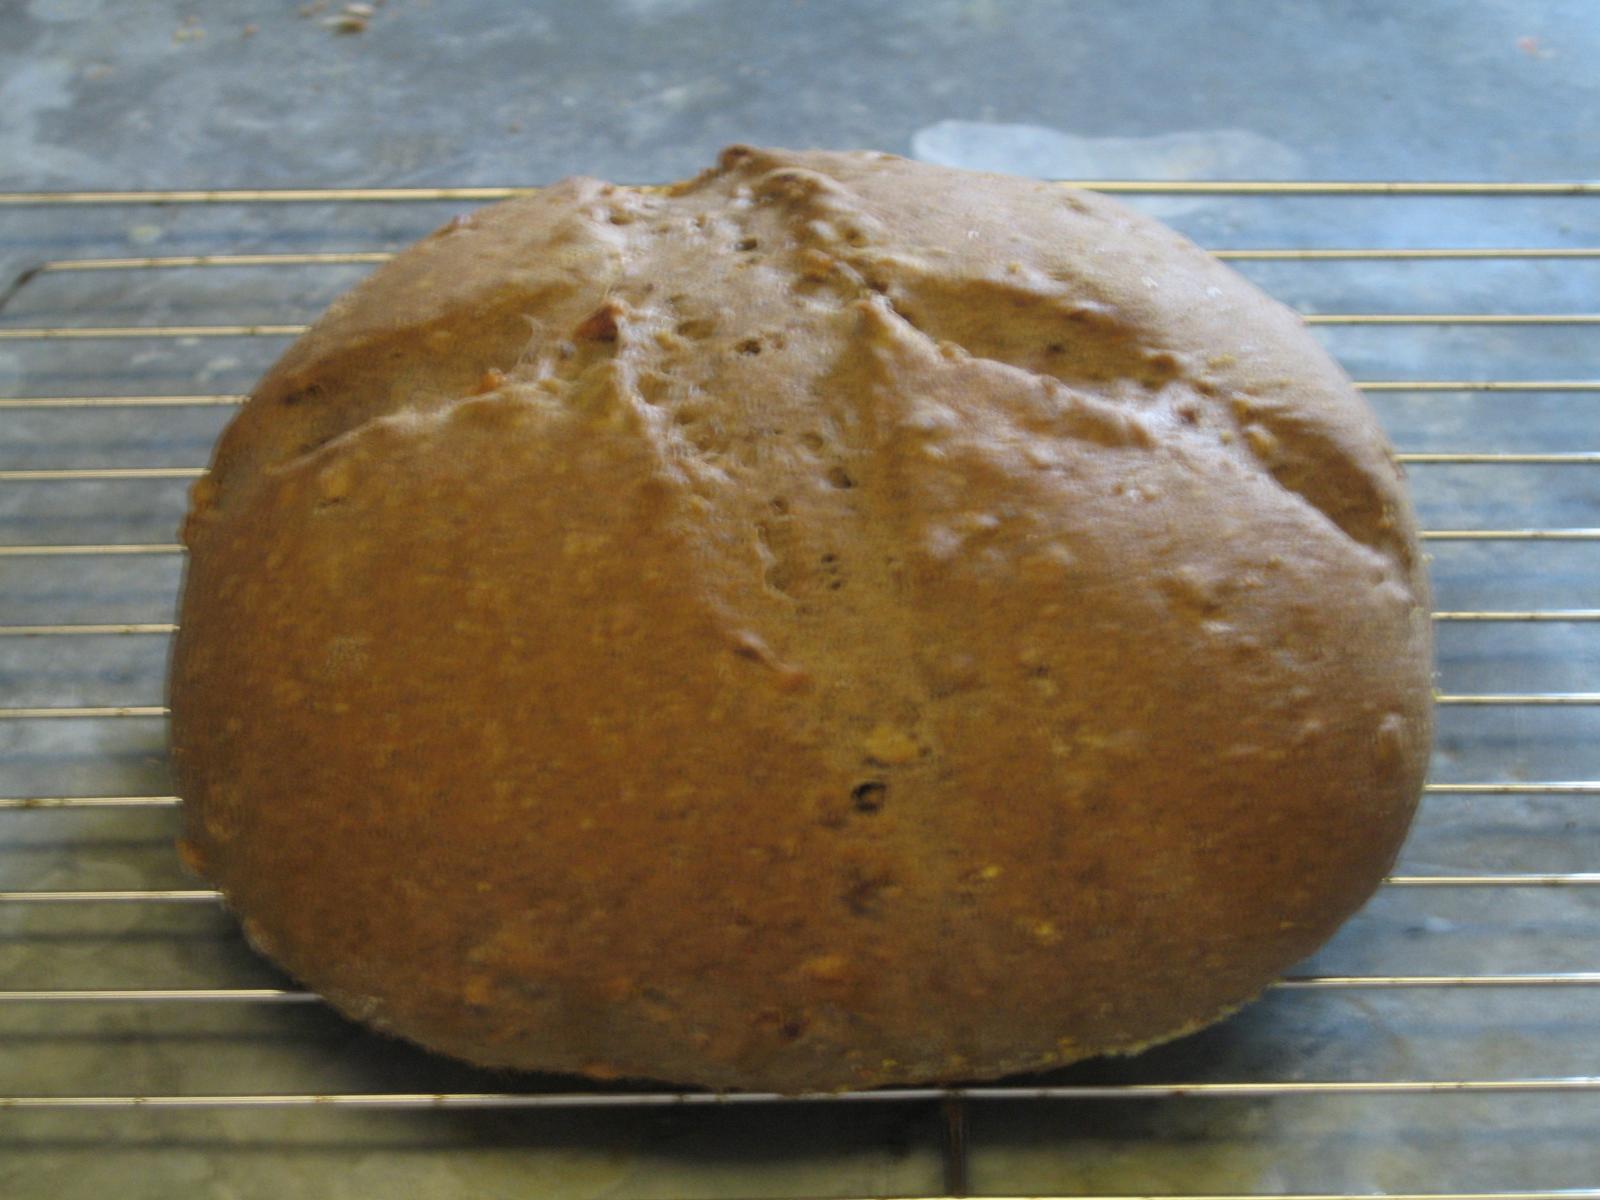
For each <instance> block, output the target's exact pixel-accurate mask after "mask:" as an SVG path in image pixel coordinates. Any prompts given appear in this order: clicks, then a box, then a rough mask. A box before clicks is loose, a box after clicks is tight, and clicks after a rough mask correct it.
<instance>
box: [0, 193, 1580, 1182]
mask: <svg viewBox="0 0 1600 1200" xmlns="http://www.w3.org/2000/svg"><path fill="white" fill-rule="evenodd" d="M1087 186H1091V187H1095V188H1098V189H1100V190H1104V191H1108V192H1119V193H1123V194H1132V195H1162V194H1167V193H1173V194H1190V195H1194V194H1200V195H1247V196H1257V197H1283V196H1339V197H1345V196H1352V197H1361V196H1367V197H1378V196H1382V197H1397V196H1398V197H1423V198H1429V197H1433V198H1440V197H1501V198H1504V197H1596V196H1600V184H1594V183H1583V182H1570V183H1563V182H1554V183H1449V182H1438V183H1435V182H1425V183H1392V182H1381V181H1371V182H1338V183H1331V182H1283V183H1262V182H1206V183H1193V182H1189V183H1148V182H1140V181H1092V182H1090V183H1088V184H1087ZM520 190H523V189H511V188H392V189H301V190H295V191H165V192H75V193H53V194H52V193H0V210H19V209H24V208H41V207H44V208H49V207H58V206H68V207H71V206H77V207H82V206H98V207H107V206H146V205H165V206H179V207H183V206H231V205H244V206H274V205H279V206H282V205H294V204H302V203H308V204H309V203H316V204H328V203H333V204H340V205H361V204H396V203H406V202H437V201H459V202H473V203H477V202H483V201H490V200H497V199H502V198H505V197H507V196H510V195H514V194H516V193H517V192H518V191H520ZM1215 253H1217V254H1218V255H1219V257H1222V258H1225V259H1229V260H1233V261H1236V262H1240V263H1252V262H1255V263H1263V262H1269V263H1270V262H1289V263H1295V262H1302V263H1309V264H1315V263H1330V262H1382V261H1388V262H1397V263H1398V262H1421V263H1429V262H1434V263H1436V262H1441V261H1461V262H1492V263H1503V262H1506V261H1508V260H1545V261H1549V262H1552V263H1562V262H1581V261H1584V260H1600V246H1595V247H1591V246H1577V247H1562V246H1529V245H1521V246H1509V247H1401V248H1381V247H1372V248H1363V247H1355V248H1340V247H1313V248H1282V249H1278V248H1267V249H1222V250H1217V251H1215ZM388 257H390V252H389V251H388V250H356V251H329V252H322V251H319V252H310V251H304V252H302V251H286V252H282V253H219V254H187V255H178V254H174V255H160V256H148V257H104V256H102V257H76V258H59V259H50V260H48V261H44V262H41V263H38V264H37V265H34V266H32V267H30V268H28V269H27V270H25V271H23V272H22V273H21V274H20V275H19V276H18V277H17V279H16V280H15V281H14V282H13V283H12V284H11V286H10V287H9V288H5V289H4V290H3V291H0V309H3V308H4V307H5V306H6V305H8V304H11V303H13V302H15V301H17V300H18V299H19V298H22V297H25V296H26V295H27V294H28V292H29V289H31V288H33V287H34V286H36V285H37V284H38V282H39V281H40V280H42V279H45V278H47V277H51V276H60V277H72V278H75V279H80V280H84V281H88V282H90V283H92V282H93V281H94V280H96V279H102V278H108V277H111V276H113V275H118V276H120V275H123V274H125V273H128V272H160V273H163V274H164V275H168V276H171V277H172V278H174V279H178V280H182V279H183V278H187V277H189V276H190V275H192V274H193V273H198V272H205V271H209V270H215V269H221V268H249V269H255V270H264V271H273V270H281V269H285V268H290V267H295V268H303V267H322V266H341V267H351V266H363V265H368V264H375V263H379V262H382V261H384V260H386V259H387V258H388ZM294 315H299V314H294ZM1305 315H1306V320H1307V322H1308V323H1309V324H1312V325H1313V326H1318V327H1327V328H1335V329H1336V328H1350V327H1362V326H1366V327H1395V326H1403V327H1450V326H1457V327H1487V328H1493V329H1499V330H1516V329H1519V328H1531V327H1583V326H1592V325H1597V324H1600V312H1591V311H1576V312H1548V311H1541V312H1499V311H1496V312H1456V311H1440V312H1372V311H1352V312H1310V313H1307V314H1305ZM4 320H5V318H4V316H3V314H0V321H4ZM304 328H305V326H304V325H303V324H300V323H297V322H292V321H284V322H274V323H249V322H246V323H203V324H195V323H171V324H161V323H150V324H104V325H74V324H70V323H65V324H63V323H56V324H27V325H22V324H3V323H0V345H4V344H13V345H16V346H19V347H22V348H27V347H32V346H38V345H41V344H44V343H51V342H56V343H60V342H89V341H94V342H98V341H105V340H115V339H123V340H130V341H133V340H143V341H152V340H153V341H158V342H169V343H170V342H176V341H178V340H181V339H224V338H236V339H263V338H265V339H282V338H287V337H292V336H294V335H296V334H298V333H300V332H301V331H303V329H304ZM1359 385H1360V386H1361V387H1362V388H1363V389H1364V390H1365V391H1367V392H1368V393H1369V394H1372V395H1383V394H1388V395H1392V396H1397V397H1404V396H1407V395H1417V396H1427V395H1430V394H1441V393H1444V394H1465V395H1471V394H1501V395H1510V396H1515V395H1519V394H1530V393H1539V394H1548V395H1556V396H1559V395H1568V396H1571V397H1573V398H1574V399H1575V400H1584V399H1587V398H1590V397H1593V398H1596V399H1600V377H1597V378H1554V379H1536V378H1535V379H1522V378H1478V379H1460V378H1424V379H1404V378H1380V379H1365V380H1361V381H1359ZM241 399H242V397H241V396H239V395H237V394H236V393H228V392H202V391H196V392H194V393H192V394H167V393H152V394H143V393H140V392H137V391H135V390H121V389H118V388H115V387H113V388H111V389H109V390H105V391H104V392H102V393H101V394H86V395H17V396H9V397H4V398H0V447H3V446H4V445H5V444H6V438H5V434H4V422H5V418H6V416H7V414H8V413H19V412H50V411H53V412H59V413H62V414H68V415H70V414H72V413H78V412H91V411H104V410H119V409H125V410H142V411H148V412H149V413H150V420H152V421H156V420H162V419H164V418H165V414H168V413H170V412H172V411H173V410H179V409H186V408H189V409H203V408H213V409H226V408H228V407H230V406H233V405H236V404H238V403H239V402H240V401H241ZM1399 457H1400V459H1401V461H1403V462H1404V463H1406V464H1407V465H1408V466H1409V467H1411V468H1414V469H1426V468H1430V467H1435V466H1440V467H1465V468H1472V469H1475V470H1482V471H1484V472H1494V471H1496V470H1498V469H1502V468H1519V467H1537V468H1563V469H1574V470H1578V469H1582V468H1585V467H1590V468H1592V467H1594V466H1597V465H1600V450H1591V449H1573V450H1560V451H1516V450H1493V449H1490V450H1485V449H1475V448H1461V449H1450V450H1442V451H1441V450H1405V451H1403V452H1402V453H1401V454H1400V455H1399ZM203 473H204V467H203V466H202V465H201V464H200V463H198V462H185V463H179V464H175V465H136V466H124V465H114V464H97V463H95V462H92V461H91V462H77V463H73V464H72V465H68V466H49V467H40V466H16V465H12V464H11V463H8V462H6V461H4V460H0V488H22V487H45V486H53V485H65V486H71V485H78V484H101V483H122V484H139V483H144V482H160V481H169V482H171V481H183V480H188V479H193V478H196V477H198V476H200V475H202V474H203ZM1423 537H1424V539H1426V540H1427V541H1429V542H1431V543H1485V542H1487V543H1508V544H1513V545H1515V544H1521V543H1526V544H1532V545H1533V546H1534V548H1535V549H1537V548H1538V547H1540V546H1542V545H1545V544H1548V543H1580V544H1583V543H1596V542H1600V519H1597V523H1596V525H1594V526H1590V525H1582V524H1577V525H1541V524H1532V523H1530V524H1514V525H1510V526H1507V527H1499V526H1496V527H1460V528H1455V527H1445V528H1429V529H1427V530H1425V531H1424V533H1423ZM180 553H181V548H180V547H179V546H178V545H177V544H176V543H173V542H166V541H161V542H142V541H130V542H82V543H79V542H33V541H28V542H12V543H10V544H4V545H0V560H5V559H23V560H27V559H72V560H80V559H81V560H101V559H113V558H117V557H129V558H134V559H166V558H170V557H172V556H175V555H178V554H180ZM1433 616H1434V620H1435V621H1436V622H1438V623H1439V624H1440V626H1441V627H1443V626H1448V625H1458V626H1459V625H1468V624H1480V625H1492V626H1495V627H1505V628H1506V629H1508V630H1511V631H1515V630H1518V629H1523V628H1533V627H1538V626H1548V625H1567V624H1571V625H1575V626H1582V625H1585V624H1590V623H1594V622H1597V621H1600V608H1589V607H1517V608H1509V607H1508V608H1487V607H1484V608H1476V607H1475V608H1455V609H1445V610H1440V611H1437V612H1435V613H1434V614H1433ZM174 629H175V626H174V625H173V624H172V623H171V622H170V621H144V620H136V619H132V616H131V615H130V619H127V620H112V621H102V622H98V623H88V622H80V623H31V624H22V623H17V624H5V625H0V644H12V643H15V642H19V641H22V640H29V639H49V641H50V643H51V644H52V645H57V644H58V645H60V646H62V647H64V648H70V647H72V646H74V645H78V644H80V643H81V641H82V640H84V639H100V638H116V639H125V638H126V639H160V638H165V637H168V636H170V635H171V634H172V632H173V631H174ZM67 652H70V649H69V650H68V651H67ZM4 698H5V697H4V696H0V699H4ZM156 699H157V698H156V697H154V696H151V697H148V698H145V697H141V698H140V700H141V702H139V703H133V704H123V703H114V702H108V703H94V704H75V705H65V704H64V705H40V704H17V705H15V706H13V707H0V727H5V726H11V725H13V724H33V723H38V722H80V721H116V722H122V721H133V722H159V721H161V720H163V719H164V718H165V716H166V709H165V708H164V707H162V706H161V705H160V704H159V703H156ZM1438 703H1439V704H1440V705H1441V706H1443V707H1445V708H1452V709H1454V708H1459V709H1480V708H1488V709H1495V710H1500V709H1506V710H1520V709H1545V708H1559V709H1577V710H1592V709H1595V708H1600V692H1589V691H1563V690H1524V691H1461V692H1445V693H1441V694H1440V695H1439V696H1438ZM61 790H62V791H63V792H66V791H69V790H70V789H61ZM1426 791H1427V794H1428V796H1429V797H1430V798H1433V797H1438V798H1446V797H1454V798H1457V799H1461V800H1465V799H1468V798H1471V797H1538V796H1546V797H1593V796H1600V779H1577V780H1561V779H1546V780H1533V781H1526V780H1520V779H1515V778H1508V779H1505V780H1493V779H1489V780H1479V781H1469V782H1448V781H1438V782H1433V783H1430V784H1429V785H1428V786H1427V788H1426ZM178 803H179V800H178V798H177V797H176V796H172V795H165V794H159V793H151V794H127V795H123V794H82V795H79V794H57V795H49V794H38V795H15V796H5V797H0V844H3V843H4V840H5V827H4V824H3V821H4V819H5V817H6V816H7V814H8V813H18V812H24V811H38V810H68V811H82V812H95V811H102V812H103V811H106V810H115V809H130V810H131V809H171V808H173V807H175V806H176V805H178ZM1385 887H1386V888H1387V889H1479V890H1488V891H1491V892H1493V891H1496V890H1505V889H1593V888H1600V871H1560V870H1538V869H1526V870H1524V869H1517V870H1501V871H1469V870H1461V871H1452V872H1427V873H1423V872H1409V871H1408V872H1401V873H1397V874H1395V875H1393V876H1391V877H1390V878H1389V879H1388V880H1387V881H1386V883H1385ZM1593 894H1594V895H1595V896H1596V902H1597V903H1596V910H1597V911H1600V893H1593ZM218 898H219V897H218V894H217V893H216V892H214V891H212V890H209V889H203V888H52V889H27V890H15V889H14V890H0V910H5V909H20V908H22V907H27V908H30V909H32V908H44V907H61V906H138V907H145V906H168V905H175V906H215V905H216V903H217V901H218ZM1596 965H1597V966H1600V956H1597V958H1596ZM45 982H48V981H45ZM1594 987H1600V970H1593V971H1588V970H1585V971H1524V972H1515V971H1504V972H1492V973H1491V972H1479V973H1434V974H1422V973H1417V974H1402V973H1392V972H1374V973H1366V974H1354V973H1313V974H1302V975H1296V976H1291V977H1289V978H1286V979H1284V980H1283V981H1281V982H1280V983H1279V984H1278V985H1276V990H1277V991H1281V992H1353V993H1360V992H1369V991H1370V992H1383V991H1405V990H1427V989H1466V990H1472V989H1488V990H1500V989H1520V990H1528V991H1541V992H1543V991H1549V992H1558V991H1559V992H1573V993H1577V994H1584V995H1592V993H1588V992H1586V989H1590V988H1594ZM316 1002H317V997H315V996H314V995H312V994H310V993H307V992H304V991H299V990H295V989H293V988H278V987H225V986H220V987H203V988H202V987H194V988H162V987H112V988H61V987H50V986H35V987H12V986H10V985H9V983H8V984H7V986H6V987H5V989H4V990H0V1009H4V1008H7V1007H10V1006H19V1005H42V1006H52V1005H55V1006H67V1005H72V1006H81V1005H107V1006H148V1005H186V1006H187V1005H263V1006H267V1005H306V1004H315V1003H316ZM1570 1093H1583V1094H1600V1075H1588V1074H1573V1075H1564V1076H1529V1077H1497V1078H1446V1079H1426V1078H1384V1079H1371V1080H1335V1079H1326V1080H1302V1079H1273V1080H1260V1081H1256V1080H1226V1081H1220V1082H1210V1081H1193V1082H1176V1083H1148V1082H1092V1083H1070V1084H1049V1085H1039V1084H1034V1083H1027V1084H999V1085H994V1086H986V1087H964V1088H895V1089H885V1090H880V1091H874V1092H865V1093H863V1092H854V1093H839V1094H829V1095H816V1096H805V1097H781V1096H776V1095H760V1094H740V1095H713V1094H708V1093H698V1092H674V1091H657V1090H628V1091H616V1090H609V1089H585V1088H577V1087H573V1088H562V1089H559V1090H548V1091H532V1092H516V1091H503V1092H473V1091H454V1092H433V1091H417V1092H407V1091H379V1090H374V1091H371V1092H266V1093H257V1092H251V1091H240V1092H233V1093H225V1094H175V1093H174V1094H145V1093H119V1092H117V1091H115V1090H114V1089H113V1090H108V1091H107V1092H105V1093H103V1094H49V1095H41V1094H26V1095H24V1094H13V1095H0V1119H3V1117H4V1111H5V1110H24V1109H30V1110H52V1109H54V1110H77V1109H90V1108H92V1109H125V1110H126V1109H151V1110H162V1109H207V1110H226V1109H265V1108H278V1109H283V1108H309V1107H311V1106H330V1107H335V1108H352V1109H391V1110H408V1109H483V1108H504V1109H545V1108H563V1109H581V1108H647V1107H659V1106H682V1107H685V1108H696V1107H703V1106H712V1105H716V1106H722V1105H729V1106H764V1105H783V1104H795V1103H807V1104H828V1105H862V1104H866V1105H885V1104H890V1105H892V1104H913V1103H915V1104H927V1103H929V1102H937V1103H939V1104H941V1105H943V1106H944V1107H943V1114H944V1118H943V1119H944V1126H943V1127H944V1132H945V1139H944V1155H945V1172H944V1185H945V1189H946V1190H947V1191H949V1192H952V1193H960V1192H963V1191H965V1189H966V1184H967V1154H968V1139H967V1132H966V1124H965V1122H966V1119H967V1109H966V1106H967V1105H968V1104H977V1103H982V1102H989V1101H1046V1100H1048V1101H1059V1100H1076V1101H1112V1100H1122V1101H1132V1100H1145V1101H1163V1100H1164V1101H1173V1102H1183V1103H1188V1102H1190V1101H1193V1100H1200V1099H1206V1098H1214V1099H1226V1098H1232V1099H1239V1098H1263V1097H1279V1098H1289V1097H1300V1096H1327V1097H1339V1096H1360V1097H1382V1096H1437V1095H1441V1094H1476V1095H1519V1094H1552V1095H1553V1094H1570ZM1594 1182H1596V1183H1600V1180H1595V1181H1594ZM1467 1194H1468V1193H1460V1192H1438V1193H1431V1194H1430V1195H1432V1196H1438V1197H1443V1196H1462V1195H1467ZM1472 1194H1474V1195H1482V1196H1488V1195H1491V1194H1492V1195H1495V1196H1502V1197H1510V1196H1512V1195H1517V1196H1525V1197H1529V1198H1530V1200H1531V1198H1533V1197H1541V1198H1542V1197H1554V1196H1557V1195H1561V1196H1573V1195H1587V1196H1600V1187H1597V1188H1595V1189H1592V1190H1590V1191H1581V1190H1580V1191H1574V1190H1572V1189H1570V1188H1567V1189H1554V1190H1547V1191H1528V1192H1516V1193H1512V1192H1503V1193H1472Z"/></svg>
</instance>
